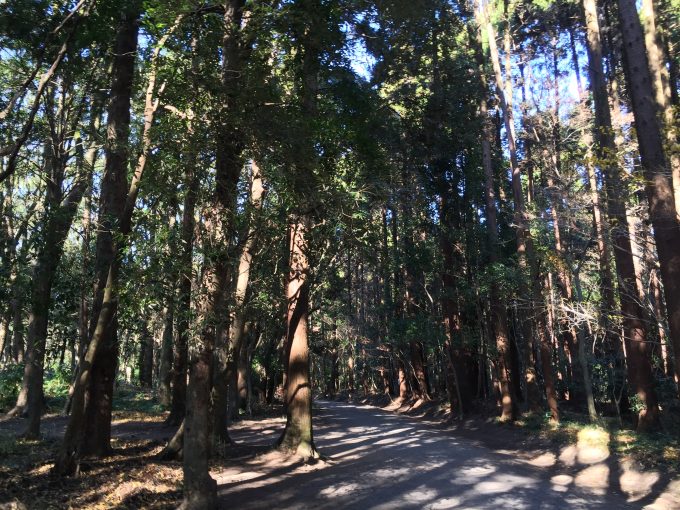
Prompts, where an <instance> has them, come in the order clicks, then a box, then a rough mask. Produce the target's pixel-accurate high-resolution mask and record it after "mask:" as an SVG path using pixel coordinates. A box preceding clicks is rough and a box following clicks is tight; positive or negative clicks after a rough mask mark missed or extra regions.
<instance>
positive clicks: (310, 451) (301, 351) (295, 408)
mask: <svg viewBox="0 0 680 510" xmlns="http://www.w3.org/2000/svg"><path fill="white" fill-rule="evenodd" d="M310 226H311V221H310V218H309V217H308V216H307V215H300V216H297V217H293V218H292V221H291V222H290V226H289V238H290V250H289V275H288V283H287V289H286V299H287V301H288V318H287V324H288V326H287V333H286V342H287V343H288V345H289V347H288V353H289V354H288V367H287V373H288V375H287V378H286V394H285V404H286V414H287V421H286V428H285V430H284V431H283V434H282V435H281V438H280V439H279V445H280V446H281V447H282V448H284V449H286V450H290V451H294V452H296V453H297V454H299V455H301V456H303V457H312V456H314V455H316V451H315V447H314V438H313V432H312V388H311V383H310V378H309V344H308V338H307V318H308V317H307V316H308V313H309V269H310V268H309V259H308V251H309V244H308V243H309V241H308V239H307V236H308V235H309V231H310Z"/></svg>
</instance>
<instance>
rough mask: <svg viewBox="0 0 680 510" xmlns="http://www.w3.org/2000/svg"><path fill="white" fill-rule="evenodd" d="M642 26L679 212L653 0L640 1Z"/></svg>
mask: <svg viewBox="0 0 680 510" xmlns="http://www.w3.org/2000/svg"><path fill="white" fill-rule="evenodd" d="M641 14H642V22H643V23H642V26H643V28H644V36H645V49H646V50H647V58H648V61H649V71H650V75H651V76H650V78H651V79H652V86H653V91H654V101H655V102H656V105H657V109H658V113H659V116H660V120H661V123H662V127H663V131H662V134H663V136H664V139H665V142H666V150H667V154H668V160H669V163H670V167H671V183H672V186H673V196H674V204H675V210H676V212H677V211H680V153H678V151H677V149H674V147H675V146H676V145H677V143H678V132H677V131H676V129H675V128H676V125H675V118H674V110H673V105H672V104H671V89H670V75H669V71H668V68H667V67H666V62H665V55H664V52H663V50H662V41H661V34H660V31H659V28H660V27H659V24H658V23H657V13H656V9H655V6H654V1H653V0H643V1H642V13H641Z"/></svg>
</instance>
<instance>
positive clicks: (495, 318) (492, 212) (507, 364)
mask: <svg viewBox="0 0 680 510" xmlns="http://www.w3.org/2000/svg"><path fill="white" fill-rule="evenodd" d="M478 25H479V32H478V34H476V36H472V35H471V36H470V40H472V41H476V48H477V51H476V56H477V66H478V68H479V73H480V80H481V84H482V87H481V91H480V92H481V96H480V97H481V100H480V117H481V119H482V123H483V125H482V128H483V132H482V133H483V136H482V142H481V143H482V166H483V168H484V196H485V214H486V220H487V239H488V246H489V261H490V263H491V264H496V263H498V261H499V244H498V220H497V212H496V192H495V186H494V171H493V162H492V153H491V140H492V137H493V133H492V130H493V126H492V125H491V119H490V118H489V113H488V105H487V100H486V97H485V94H486V89H487V86H486V78H485V71H484V56H483V54H482V49H481V42H480V41H481V40H482V39H483V37H482V30H483V29H484V24H483V17H482V16H480V17H479V18H478ZM489 305H490V308H491V321H492V330H493V334H494V337H495V338H494V340H495V345H496V349H497V350H498V379H499V386H500V394H501V420H503V421H513V420H515V419H516V417H517V402H516V395H517V392H516V388H514V386H513V384H512V377H511V373H510V372H511V367H512V359H511V354H510V334H509V331H508V317H507V310H506V309H505V305H504V303H503V300H502V299H501V294H500V289H499V288H498V285H497V284H496V283H495V282H491V286H490V289H489Z"/></svg>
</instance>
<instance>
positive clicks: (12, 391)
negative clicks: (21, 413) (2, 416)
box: [0, 365, 24, 412]
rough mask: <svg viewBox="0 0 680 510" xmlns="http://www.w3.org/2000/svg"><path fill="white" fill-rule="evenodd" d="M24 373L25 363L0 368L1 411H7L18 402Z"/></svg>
mask: <svg viewBox="0 0 680 510" xmlns="http://www.w3.org/2000/svg"><path fill="white" fill-rule="evenodd" d="M23 375H24V366H23V365H12V366H10V367H6V368H3V369H0V411H3V412H6V411H8V410H9V409H11V408H12V407H13V406H14V404H15V403H16V400H17V396H18V395H19V389H21V379H22V378H23Z"/></svg>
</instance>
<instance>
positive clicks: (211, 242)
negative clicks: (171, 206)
mask: <svg viewBox="0 0 680 510" xmlns="http://www.w3.org/2000/svg"><path fill="white" fill-rule="evenodd" d="M244 5H245V2H244V0H229V1H227V2H226V3H225V13H224V18H223V29H224V32H223V37H222V95H223V98H224V108H226V109H227V110H225V111H223V112H221V113H222V114H223V115H222V116H221V117H222V118H221V119H220V120H221V122H222V123H223V124H222V125H221V126H219V131H218V133H217V154H216V157H217V159H216V165H215V166H216V168H215V191H214V193H213V196H212V198H211V200H210V202H209V205H208V206H207V207H206V210H205V211H204V213H203V217H204V220H203V225H204V234H203V235H204V238H203V239H202V245H203V246H202V247H203V252H204V257H205V261H204V263H203V274H202V276H201V286H200V288H201V295H200V298H199V299H198V304H197V312H198V318H197V321H198V325H199V331H200V334H199V336H198V345H197V346H196V355H195V356H194V359H193V360H192V361H191V365H190V369H189V388H188V399H187V409H186V418H185V434H184V446H185V448H184V461H183V470H184V500H183V503H182V506H181V508H185V509H192V510H194V509H196V510H199V509H208V508H214V507H215V506H216V502H217V491H216V483H215V481H214V480H213V479H212V478H211V477H210V472H209V469H208V458H209V456H210V446H211V443H212V438H211V433H210V428H211V419H210V390H211V383H212V377H213V374H212V373H211V370H210V367H211V366H212V364H213V355H214V350H215V347H216V345H217V341H218V334H219V333H220V332H223V331H225V328H226V324H225V319H226V316H225V314H224V312H223V304H224V295H225V291H226V283H227V277H228V269H229V262H228V257H227V255H228V251H229V241H230V239H231V237H232V235H233V232H232V230H233V216H234V207H235V200H236V188H237V184H238V179H239V175H240V173H241V168H242V166H243V162H242V160H241V152H242V142H241V140H240V138H239V137H238V136H236V135H235V133H234V131H235V130H234V129H232V128H233V126H231V125H230V123H229V117H228V116H229V115H233V112H230V111H228V108H229V107H230V106H234V104H235V100H236V94H237V92H238V87H237V85H238V78H239V76H240V73H239V72H238V71H239V69H240V63H241V55H240V44H239V32H240V28H241V20H242V17H243V7H244ZM220 433H221V434H223V437H224V438H225V440H227V438H228V433H227V431H226V428H225V429H224V430H223V431H220Z"/></svg>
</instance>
